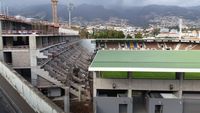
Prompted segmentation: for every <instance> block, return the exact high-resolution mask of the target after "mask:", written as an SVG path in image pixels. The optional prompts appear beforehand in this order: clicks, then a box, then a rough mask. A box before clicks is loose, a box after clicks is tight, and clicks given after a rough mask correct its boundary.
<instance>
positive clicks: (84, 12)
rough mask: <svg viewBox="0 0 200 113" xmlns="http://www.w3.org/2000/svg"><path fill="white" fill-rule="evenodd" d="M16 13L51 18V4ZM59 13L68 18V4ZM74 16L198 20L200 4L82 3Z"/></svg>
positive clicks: (137, 22)
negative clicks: (191, 5) (128, 5)
mask: <svg viewBox="0 0 200 113" xmlns="http://www.w3.org/2000/svg"><path fill="white" fill-rule="evenodd" d="M12 14H14V15H17V14H19V15H23V16H26V17H33V18H39V19H44V20H51V5H50V4H46V5H38V6H31V7H27V8H23V9H20V8H18V9H16V10H13V12H12ZM58 15H59V17H60V20H67V18H68V12H67V6H65V5H59V8H58ZM72 16H73V17H82V18H83V19H84V20H87V21H91V20H94V19H95V18H101V19H102V20H107V19H109V18H110V17H118V18H123V19H128V20H129V22H130V23H132V24H134V25H138V26H144V25H147V24H148V23H149V20H151V19H154V18H155V17H158V16H177V17H182V18H184V19H190V20H197V19H199V18H200V6H195V7H179V6H163V5H149V6H141V7H129V8H122V7H112V8H109V9H108V8H105V7H103V6H100V5H99V6H98V5H88V4H82V5H79V6H76V7H75V8H74V10H73V12H72Z"/></svg>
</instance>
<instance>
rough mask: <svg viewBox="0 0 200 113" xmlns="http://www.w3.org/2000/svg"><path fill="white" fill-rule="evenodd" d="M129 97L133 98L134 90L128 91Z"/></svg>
mask: <svg viewBox="0 0 200 113" xmlns="http://www.w3.org/2000/svg"><path fill="white" fill-rule="evenodd" d="M128 97H129V98H132V90H131V89H129V90H128Z"/></svg>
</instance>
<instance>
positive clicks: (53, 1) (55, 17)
mask: <svg viewBox="0 0 200 113" xmlns="http://www.w3.org/2000/svg"><path fill="white" fill-rule="evenodd" d="M51 5H52V17H53V23H55V24H57V23H58V9H57V8H58V0H51Z"/></svg>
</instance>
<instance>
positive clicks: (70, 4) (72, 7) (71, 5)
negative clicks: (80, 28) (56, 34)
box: [68, 1, 74, 28]
mask: <svg viewBox="0 0 200 113" xmlns="http://www.w3.org/2000/svg"><path fill="white" fill-rule="evenodd" d="M73 9H74V4H73V3H71V2H70V1H69V4H68V12H69V28H71V12H72V10H73Z"/></svg>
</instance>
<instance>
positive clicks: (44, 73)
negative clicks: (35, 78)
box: [34, 68, 63, 86]
mask: <svg viewBox="0 0 200 113" xmlns="http://www.w3.org/2000/svg"><path fill="white" fill-rule="evenodd" d="M34 72H35V73H36V74H37V75H39V76H41V77H42V78H44V79H46V80H48V81H50V82H52V83H54V84H56V85H58V86H62V85H63V84H62V83H61V82H60V81H58V80H56V79H55V78H53V77H51V76H50V75H49V72H47V71H45V70H44V69H40V68H36V69H35V70H34Z"/></svg>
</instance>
